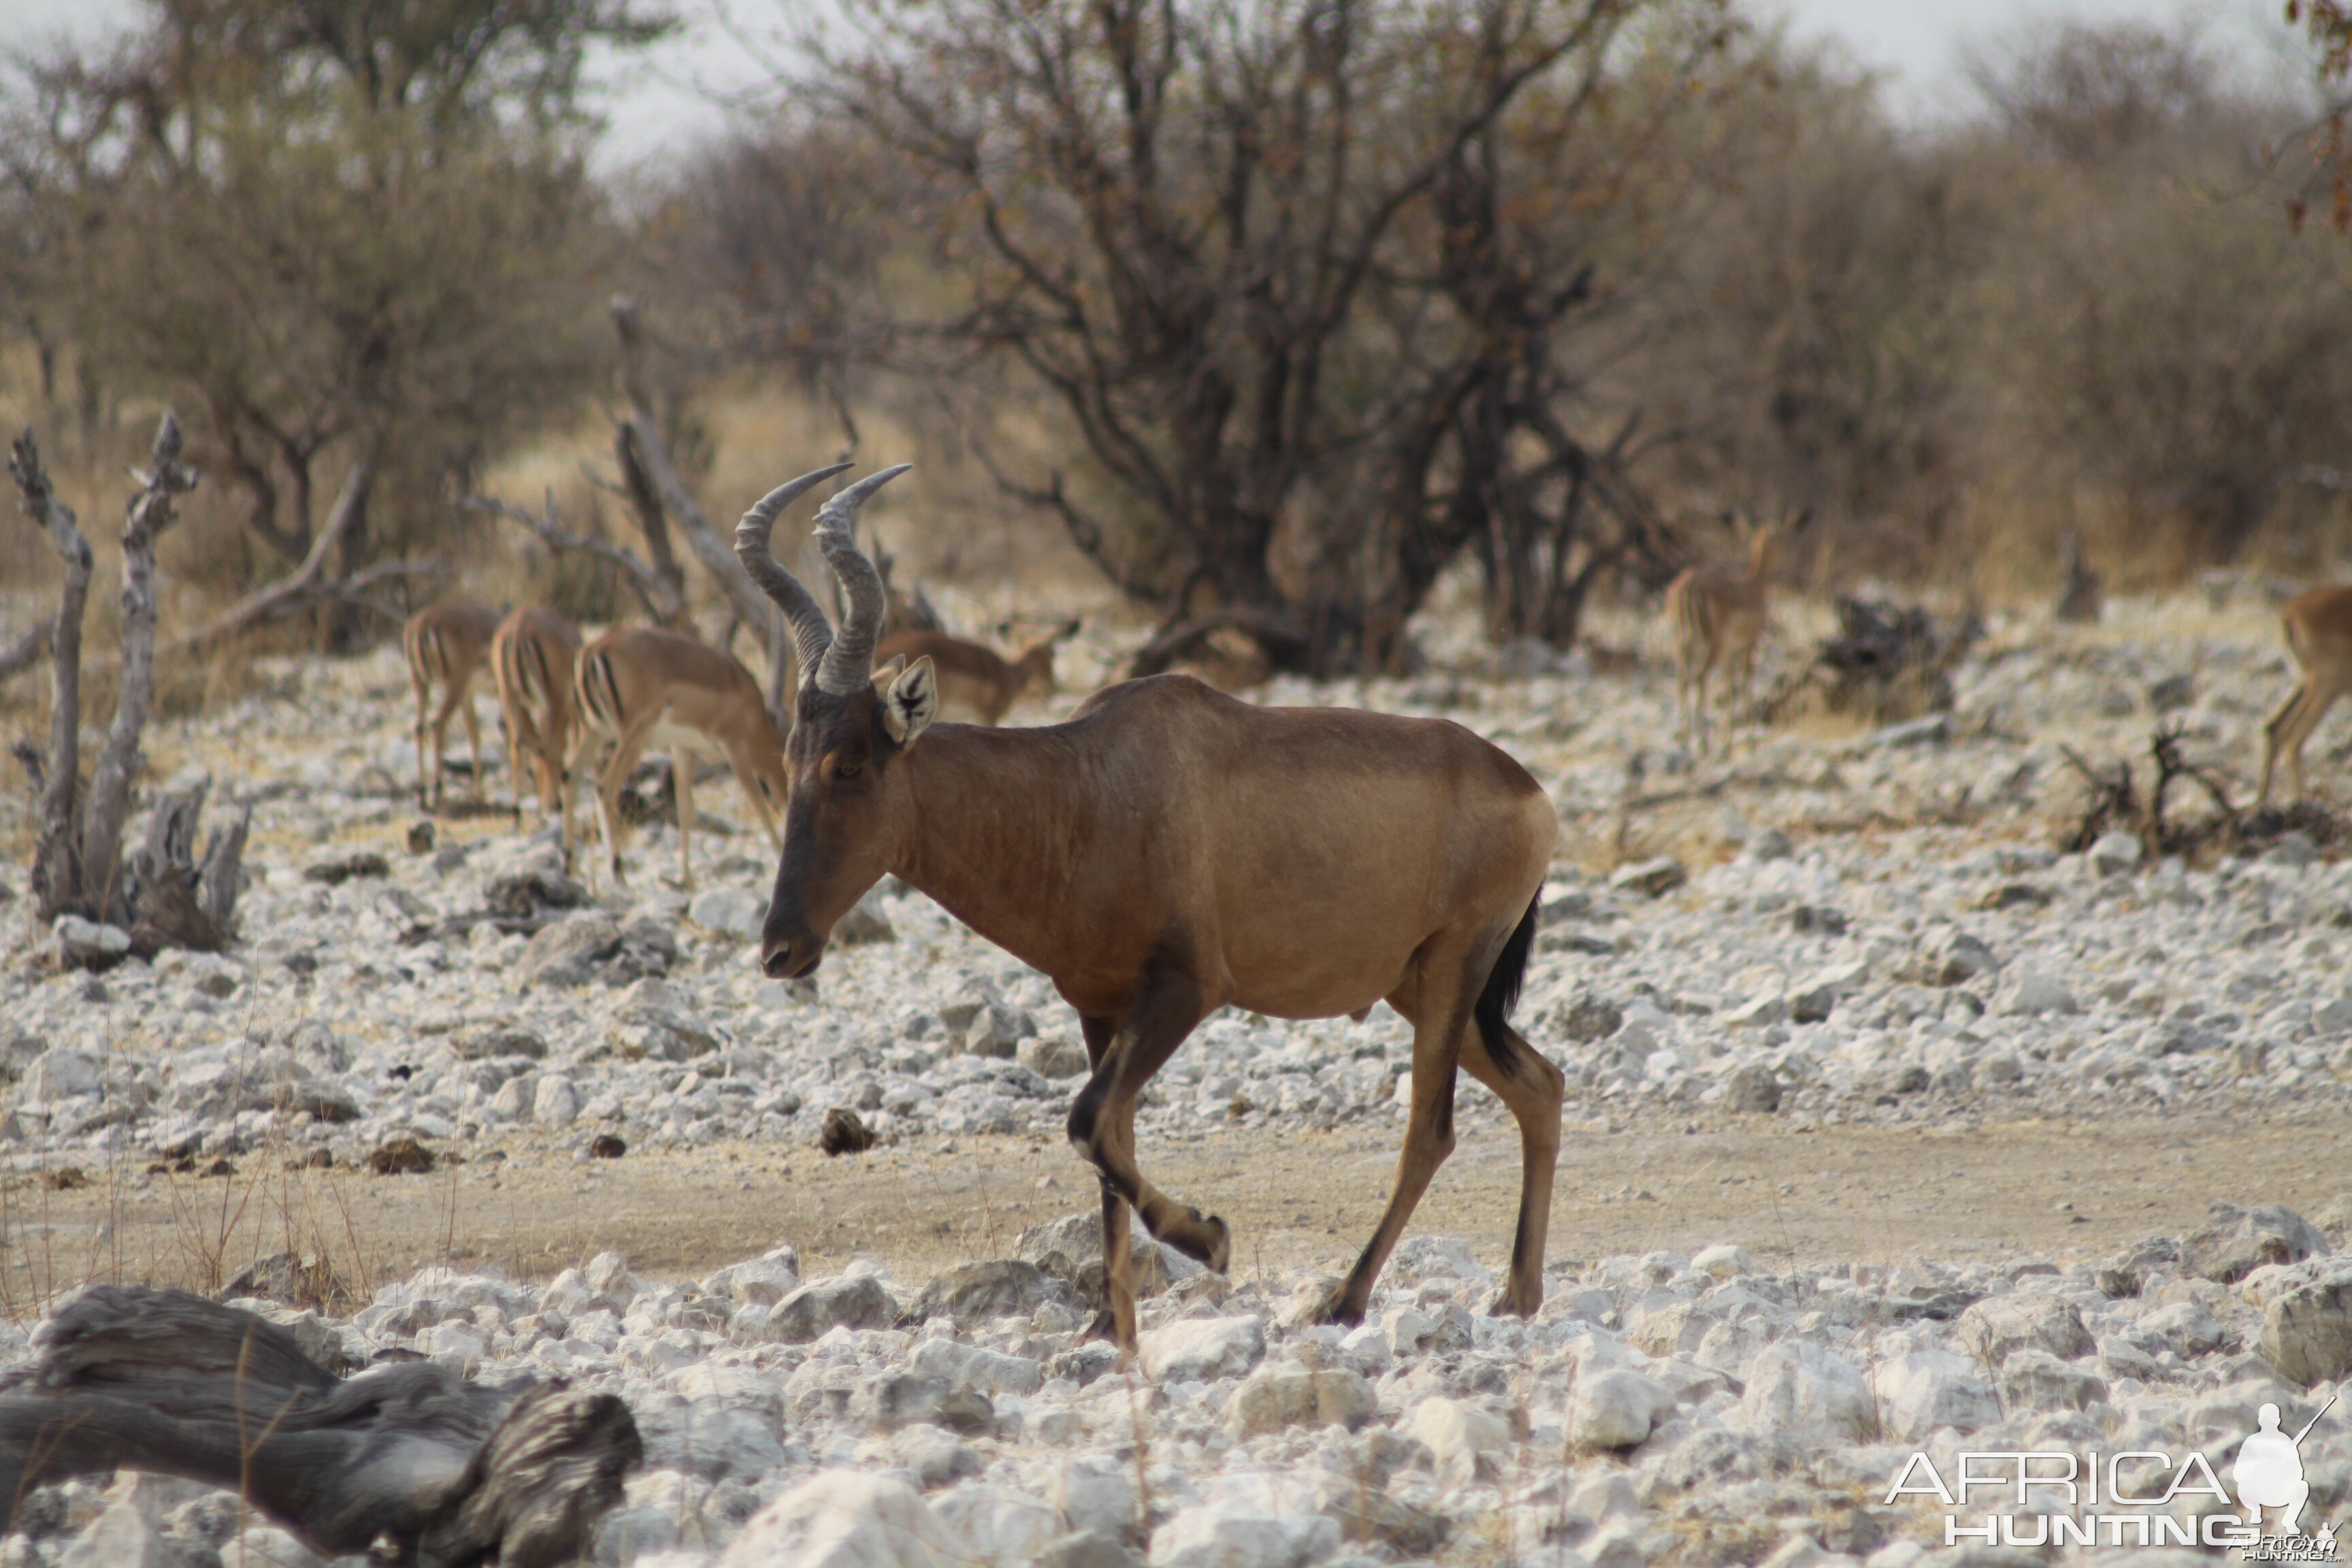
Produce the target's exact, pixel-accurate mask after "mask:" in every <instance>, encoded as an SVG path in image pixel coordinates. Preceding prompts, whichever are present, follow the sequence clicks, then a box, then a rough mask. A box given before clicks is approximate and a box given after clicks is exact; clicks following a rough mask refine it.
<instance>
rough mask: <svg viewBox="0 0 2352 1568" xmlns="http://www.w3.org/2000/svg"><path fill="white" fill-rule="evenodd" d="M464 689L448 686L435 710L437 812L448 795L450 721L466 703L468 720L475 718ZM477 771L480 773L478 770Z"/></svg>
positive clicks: (434, 745)
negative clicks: (446, 775)
mask: <svg viewBox="0 0 2352 1568" xmlns="http://www.w3.org/2000/svg"><path fill="white" fill-rule="evenodd" d="M465 697H466V693H465V689H464V688H463V687H460V686H457V685H455V684H451V685H449V686H446V687H444V688H443V689H442V697H441V706H440V707H438V708H436V709H435V710H433V807H434V809H435V810H436V811H438V810H439V809H440V808H441V802H442V800H443V798H444V797H445V795H446V793H447V792H446V790H445V789H444V787H443V784H444V783H445V781H444V778H443V773H444V771H445V770H446V768H447V766H448V763H449V721H450V720H452V719H454V718H456V717H457V708H458V705H459V704H460V703H464V705H465V709H466V717H467V719H468V720H471V719H472V718H473V716H474V705H473V704H472V703H470V702H466V700H465ZM476 771H477V772H479V770H478V769H477V770H476Z"/></svg>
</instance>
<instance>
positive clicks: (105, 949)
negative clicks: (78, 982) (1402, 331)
mask: <svg viewBox="0 0 2352 1568" xmlns="http://www.w3.org/2000/svg"><path fill="white" fill-rule="evenodd" d="M49 929H50V931H53V932H54V933H55V934H56V936H57V939H58V963H61V964H63V965H65V967H67V968H68V969H104V968H107V967H109V966H110V965H111V964H115V963H121V961H122V959H123V958H124V957H125V956H127V955H128V954H129V953H130V952H131V933H130V932H129V931H124V930H123V929H122V928H121V926H110V925H100V923H99V922H98V921H88V920H84V919H82V917H81V916H79V915H59V916H58V919H57V923H56V924H55V925H53V926H51V927H50V928H49Z"/></svg>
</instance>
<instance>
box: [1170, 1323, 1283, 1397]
mask: <svg viewBox="0 0 2352 1568" xmlns="http://www.w3.org/2000/svg"><path fill="white" fill-rule="evenodd" d="M1140 1348H1141V1352H1142V1362H1143V1375H1144V1376H1146V1377H1148V1378H1150V1380H1151V1381H1152V1382H1154V1383H1187V1382H1191V1383H1208V1382H1212V1381H1213V1380H1214V1379H1217V1378H1220V1377H1230V1376H1234V1375H1235V1374H1237V1373H1244V1372H1247V1371H1248V1370H1249V1369H1250V1368H1252V1367H1254V1366H1255V1365H1256V1364H1257V1363H1258V1358H1259V1357H1260V1356H1263V1355H1264V1354H1265V1326H1264V1325H1263V1324H1262V1323H1260V1321H1258V1320H1257V1319H1255V1318H1244V1317H1234V1318H1181V1319H1179V1320H1177V1321H1175V1322H1172V1323H1169V1324H1166V1325H1164V1326H1162V1327H1160V1328H1157V1329H1154V1330H1152V1331H1150V1332H1149V1333H1147V1334H1145V1335H1143V1336H1142V1343H1141V1347H1140Z"/></svg>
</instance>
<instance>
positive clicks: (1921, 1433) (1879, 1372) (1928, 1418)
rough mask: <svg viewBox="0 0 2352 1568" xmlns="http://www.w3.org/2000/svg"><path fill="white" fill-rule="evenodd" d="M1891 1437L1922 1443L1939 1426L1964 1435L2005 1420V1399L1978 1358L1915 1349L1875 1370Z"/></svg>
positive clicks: (1874, 1382)
mask: <svg viewBox="0 0 2352 1568" xmlns="http://www.w3.org/2000/svg"><path fill="white" fill-rule="evenodd" d="M1870 1384H1871V1390H1872V1392H1873V1393H1874V1394H1875V1395H1876V1396H1877V1400H1878V1409H1879V1419H1880V1423H1881V1425H1882V1426H1884V1427H1885V1433H1886V1436H1889V1437H1892V1438H1894V1439H1895V1441H1897V1442H1903V1443H1916V1442H1920V1441H1922V1440H1924V1439H1925V1438H1926V1437H1927V1435H1928V1434H1929V1433H1931V1432H1934V1431H1936V1430H1937V1428H1938V1427H1943V1426H1949V1427H1951V1428H1953V1429H1954V1430H1956V1431H1958V1432H1961V1433H1963V1434H1965V1433H1969V1432H1973V1431H1975V1430H1976V1429H1977V1428H1978V1427H1979V1426H1990V1425H1991V1424H1992V1423H1994V1422H1995V1421H1998V1420H2000V1398H1999V1396H1998V1395H1996V1394H1994V1393H1993V1388H1992V1385H1991V1384H1989V1383H1987V1382H1986V1381H1985V1380H1984V1379H1983V1378H1982V1377H1981V1376H1979V1373H1978V1371H1977V1367H1976V1363H1973V1362H1971V1361H1969V1359H1968V1358H1967V1357H1965V1356H1957V1355H1954V1354H1952V1352H1949V1351H1932V1350H1928V1351H1912V1352H1908V1353H1907V1354H1904V1355H1899V1356H1895V1357H1893V1358H1892V1359H1890V1360H1887V1361H1884V1362H1881V1363H1878V1365H1877V1366H1875V1367H1874V1368H1873V1369H1872V1371H1871V1374H1870Z"/></svg>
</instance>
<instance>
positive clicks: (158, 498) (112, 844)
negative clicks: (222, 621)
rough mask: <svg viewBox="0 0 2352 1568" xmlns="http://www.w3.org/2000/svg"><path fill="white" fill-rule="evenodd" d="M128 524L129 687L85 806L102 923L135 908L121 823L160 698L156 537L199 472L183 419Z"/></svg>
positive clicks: (166, 432) (92, 894)
mask: <svg viewBox="0 0 2352 1568" xmlns="http://www.w3.org/2000/svg"><path fill="white" fill-rule="evenodd" d="M139 479H140V487H139V493H138V494H137V495H136V496H133V497H132V498H131V505H130V508H129V510H127V511H126V513H125V514H124V517H123V521H122V685H121V691H120V693H119V694H118V695H117V696H116V698H115V700H114V721H113V722H112V723H110V724H109V725H108V726H107V731H106V744H105V745H104V746H103V747H101V748H100V751H99V753H98V765H97V766H96V767H95V768H93V769H92V770H91V771H90V776H89V800H88V802H87V804H86V805H84V806H83V808H82V824H81V865H82V889H81V896H82V901H83V902H84V903H86V904H88V905H89V908H90V911H91V913H92V914H93V915H95V916H96V917H97V918H98V919H100V920H104V921H113V922H114V923H116V924H118V925H123V924H128V923H129V921H128V920H127V919H123V918H121V917H122V916H124V915H125V914H126V913H127V910H128V909H129V902H128V900H127V899H126V898H125V896H124V893H125V889H123V887H122V885H121V876H120V874H119V862H120V857H121V847H122V825H123V821H124V819H125V818H127V817H128V816H130V815H131V778H132V776H133V775H134V774H136V773H138V771H139V761H140V758H139V740H140V736H141V735H142V733H143V732H144V731H145V730H146V728H147V710H148V708H149V706H150V705H151V704H152V702H153V700H154V696H155V540H156V538H157V536H158V535H160V534H161V533H162V532H163V531H164V530H165V529H167V528H169V527H171V526H172V523H173V520H174V519H175V518H176V517H177V515H178V514H177V512H176V510H174V509H175V507H176V504H177V501H178V498H179V497H180V496H182V495H184V494H185V493H186V492H187V491H189V490H192V489H195V488H196V474H195V470H194V469H193V468H187V467H185V466H184V465H183V464H182V463H181V461H180V422H179V421H178V420H177V419H174V418H173V417H172V416H171V415H169V414H165V415H164V416H163V423H162V424H160V425H159V426H156V429H155V446H154V448H153V450H152V452H151V453H150V454H149V456H148V467H147V472H145V473H144V474H142V475H140V476H139Z"/></svg>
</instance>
